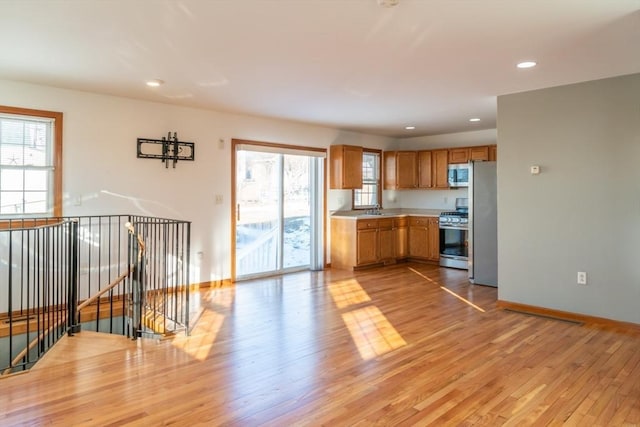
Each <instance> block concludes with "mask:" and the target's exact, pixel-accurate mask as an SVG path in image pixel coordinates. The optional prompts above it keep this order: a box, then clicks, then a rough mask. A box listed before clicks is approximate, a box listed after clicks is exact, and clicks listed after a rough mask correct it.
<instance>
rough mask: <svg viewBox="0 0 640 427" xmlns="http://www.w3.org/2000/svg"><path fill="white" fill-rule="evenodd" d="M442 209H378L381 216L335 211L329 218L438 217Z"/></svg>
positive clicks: (350, 211) (359, 212)
mask: <svg viewBox="0 0 640 427" xmlns="http://www.w3.org/2000/svg"><path fill="white" fill-rule="evenodd" d="M444 211H445V210H443V209H406V208H401V209H380V213H381V215H372V214H367V213H366V212H367V211H366V210H362V209H360V210H349V211H335V212H334V213H333V214H331V218H342V219H359V218H360V219H371V218H398V217H403V216H434V217H437V216H440V213H441V212H444Z"/></svg>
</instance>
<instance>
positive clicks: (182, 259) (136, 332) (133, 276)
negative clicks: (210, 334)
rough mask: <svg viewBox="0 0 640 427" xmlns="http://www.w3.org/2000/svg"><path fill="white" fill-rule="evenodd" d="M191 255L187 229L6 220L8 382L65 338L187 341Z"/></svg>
mask: <svg viewBox="0 0 640 427" xmlns="http://www.w3.org/2000/svg"><path fill="white" fill-rule="evenodd" d="M125 224H129V226H130V228H131V229H132V230H133V232H131V231H130V230H129V229H128V228H126V227H125ZM141 242H144V243H142V244H141ZM143 246H144V248H143ZM141 249H144V250H143V251H142V250H141ZM189 252H190V223H189V222H187V221H178V220H171V219H163V218H154V217H146V216H133V215H102V216H83V217H65V218H37V219H17V220H5V221H1V220H0V374H3V373H10V372H16V371H19V370H25V369H28V368H30V367H31V366H33V365H34V364H35V363H36V362H37V361H38V360H39V359H40V358H41V357H42V356H43V355H44V353H45V352H46V351H47V350H48V349H49V348H51V346H53V344H55V342H56V341H57V340H58V339H59V338H61V337H62V336H63V335H64V334H65V333H67V332H69V333H77V332H79V331H81V330H83V329H84V330H94V331H97V332H107V333H114V334H122V335H125V336H127V337H130V338H132V339H136V338H138V337H140V336H145V335H148V334H170V333H172V332H176V331H178V330H184V331H187V332H188V330H189V296H188V292H189V283H190V282H189Z"/></svg>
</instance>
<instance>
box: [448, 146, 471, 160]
mask: <svg viewBox="0 0 640 427" xmlns="http://www.w3.org/2000/svg"><path fill="white" fill-rule="evenodd" d="M449 163H452V164H453V163H469V148H450V149H449Z"/></svg>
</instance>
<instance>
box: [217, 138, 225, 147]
mask: <svg viewBox="0 0 640 427" xmlns="http://www.w3.org/2000/svg"><path fill="white" fill-rule="evenodd" d="M218 149H219V150H224V138H220V139H219V140H218Z"/></svg>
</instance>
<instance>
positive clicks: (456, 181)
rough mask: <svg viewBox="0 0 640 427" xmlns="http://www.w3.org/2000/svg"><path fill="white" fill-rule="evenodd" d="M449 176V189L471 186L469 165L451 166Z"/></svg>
mask: <svg viewBox="0 0 640 427" xmlns="http://www.w3.org/2000/svg"><path fill="white" fill-rule="evenodd" d="M447 175H448V181H449V187H468V186H469V165H468V164H467V163H462V164H457V165H449V168H448V174H447Z"/></svg>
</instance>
